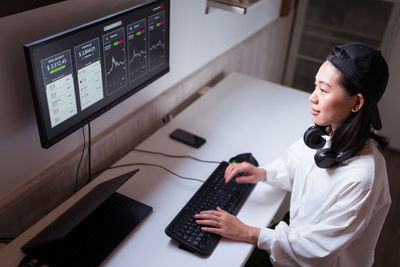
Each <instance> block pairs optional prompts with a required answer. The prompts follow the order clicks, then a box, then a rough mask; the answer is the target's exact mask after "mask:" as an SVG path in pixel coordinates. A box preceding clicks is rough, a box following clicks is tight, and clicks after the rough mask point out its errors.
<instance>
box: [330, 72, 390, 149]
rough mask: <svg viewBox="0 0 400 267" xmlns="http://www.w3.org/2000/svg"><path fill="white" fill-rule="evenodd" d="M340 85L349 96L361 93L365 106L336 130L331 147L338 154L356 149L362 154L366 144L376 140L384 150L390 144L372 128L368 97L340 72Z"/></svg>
mask: <svg viewBox="0 0 400 267" xmlns="http://www.w3.org/2000/svg"><path fill="white" fill-rule="evenodd" d="M337 72H338V74H339V80H338V83H339V85H341V86H342V87H343V88H344V89H345V91H346V92H347V94H348V95H349V96H355V95H356V94H358V93H361V94H362V95H363V96H364V105H363V107H362V108H361V109H360V110H359V111H358V112H354V113H352V114H351V115H350V117H348V118H347V120H346V121H345V122H344V123H343V124H342V125H341V126H340V127H339V128H338V129H336V130H335V132H334V133H333V135H332V139H331V142H332V143H331V147H332V148H335V149H336V150H337V151H338V152H343V151H346V150H349V149H350V148H354V149H355V150H356V151H358V152H360V151H361V149H362V148H363V147H364V146H365V143H366V142H367V141H368V140H369V139H370V138H372V139H374V140H375V141H376V142H377V143H378V145H379V146H380V147H381V149H384V148H385V147H386V146H387V145H388V144H389V140H388V138H386V137H384V136H381V135H377V134H375V133H374V132H373V130H372V128H371V121H370V111H369V109H368V107H369V101H370V100H369V98H368V95H366V94H364V93H362V91H361V90H360V89H359V88H357V87H356V86H355V85H354V84H353V83H352V82H351V81H350V80H349V79H347V78H346V77H345V76H344V75H343V74H342V73H341V72H340V71H339V70H337Z"/></svg>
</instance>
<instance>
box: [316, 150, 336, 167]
mask: <svg viewBox="0 0 400 267" xmlns="http://www.w3.org/2000/svg"><path fill="white" fill-rule="evenodd" d="M340 159H341V158H340V157H338V153H337V152H336V151H335V149H333V148H325V149H322V150H320V151H318V152H317V153H315V155H314V161H315V164H316V165H317V166H318V167H320V168H323V169H327V168H331V167H333V166H336V165H338V164H339V163H341V161H340Z"/></svg>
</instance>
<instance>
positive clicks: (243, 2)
mask: <svg viewBox="0 0 400 267" xmlns="http://www.w3.org/2000/svg"><path fill="white" fill-rule="evenodd" d="M259 1H260V0H207V5H206V14H208V12H209V10H210V7H213V8H218V9H222V10H225V11H229V12H233V13H236V14H240V15H245V14H246V13H247V9H248V8H249V7H250V6H251V5H253V4H255V3H257V2H259Z"/></svg>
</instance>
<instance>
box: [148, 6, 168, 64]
mask: <svg viewBox="0 0 400 267" xmlns="http://www.w3.org/2000/svg"><path fill="white" fill-rule="evenodd" d="M148 24H149V67H150V70H152V69H154V68H156V67H157V66H159V65H161V64H163V63H164V62H165V60H166V58H165V54H166V53H165V52H166V51H165V11H161V12H160V13H157V14H154V15H152V16H149V18H148Z"/></svg>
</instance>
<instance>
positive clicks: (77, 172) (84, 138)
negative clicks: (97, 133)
mask: <svg viewBox="0 0 400 267" xmlns="http://www.w3.org/2000/svg"><path fill="white" fill-rule="evenodd" d="M82 132H83V149H82V153H81V158H80V159H79V163H78V168H77V169H76V175H75V192H76V191H77V190H78V176H79V168H80V166H81V163H82V159H83V155H84V154H85V147H86V136H85V126H83V127H82Z"/></svg>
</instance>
